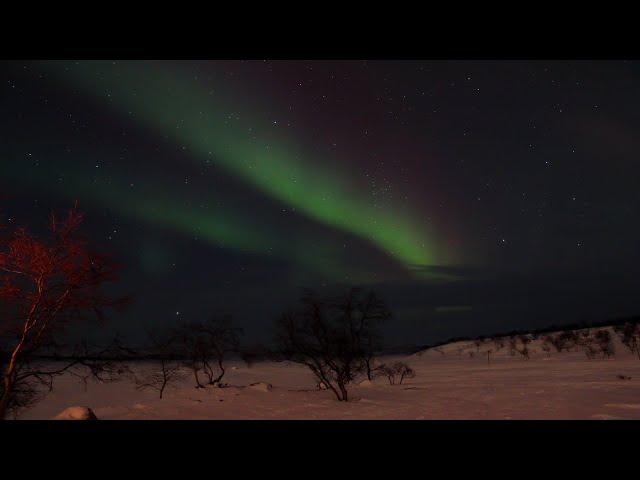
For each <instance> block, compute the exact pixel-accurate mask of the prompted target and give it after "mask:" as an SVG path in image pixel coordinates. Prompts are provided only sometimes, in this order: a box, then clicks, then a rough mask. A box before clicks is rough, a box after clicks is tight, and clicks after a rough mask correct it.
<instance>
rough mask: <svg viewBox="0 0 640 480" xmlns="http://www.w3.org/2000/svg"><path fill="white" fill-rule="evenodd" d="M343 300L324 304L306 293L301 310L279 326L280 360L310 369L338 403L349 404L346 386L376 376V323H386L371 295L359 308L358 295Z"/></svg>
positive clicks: (383, 311) (290, 313)
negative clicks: (374, 355) (374, 354)
mask: <svg viewBox="0 0 640 480" xmlns="http://www.w3.org/2000/svg"><path fill="white" fill-rule="evenodd" d="M341 298H342V299H335V298H333V299H328V300H325V299H321V298H319V297H317V296H316V295H315V294H314V293H313V292H311V291H305V293H304V295H303V297H302V299H301V308H299V309H298V310H290V311H288V312H286V313H285V314H283V315H282V316H281V318H280V319H279V321H278V323H277V326H276V327H277V330H276V343H277V356H278V358H284V359H287V360H290V361H292V362H295V363H300V364H302V365H305V366H306V367H308V368H309V369H310V370H311V372H312V373H313V374H314V375H315V376H316V378H317V380H318V382H320V383H322V384H323V385H324V386H326V387H327V388H328V389H329V390H331V391H332V392H333V393H334V395H335V396H336V398H337V399H338V400H339V401H348V399H349V394H348V391H347V386H348V385H349V384H350V383H351V382H352V381H353V380H354V379H355V378H356V377H357V376H358V375H360V374H361V373H364V374H367V376H368V378H369V377H370V376H371V375H372V373H371V371H372V358H373V352H374V343H375V342H374V340H373V339H374V335H373V333H372V329H373V326H374V322H375V321H377V320H381V319H383V318H388V316H389V314H388V311H387V310H386V307H383V306H382V305H383V304H382V303H381V302H379V300H378V299H377V297H376V296H375V295H373V294H372V293H370V294H368V295H367V296H365V298H364V301H363V302H362V303H360V302H359V301H357V300H355V299H356V298H357V295H356V294H355V293H354V291H352V292H350V293H348V294H347V295H346V296H344V297H341Z"/></svg>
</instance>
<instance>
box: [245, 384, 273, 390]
mask: <svg viewBox="0 0 640 480" xmlns="http://www.w3.org/2000/svg"><path fill="white" fill-rule="evenodd" d="M249 388H252V389H254V390H258V391H260V392H270V391H271V389H272V388H273V387H272V386H271V384H270V383H266V382H257V383H252V384H251V385H249Z"/></svg>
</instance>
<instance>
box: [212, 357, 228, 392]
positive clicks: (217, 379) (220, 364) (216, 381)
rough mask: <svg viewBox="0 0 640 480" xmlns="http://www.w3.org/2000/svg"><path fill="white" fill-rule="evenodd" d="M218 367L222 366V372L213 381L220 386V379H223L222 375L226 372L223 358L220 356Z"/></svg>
mask: <svg viewBox="0 0 640 480" xmlns="http://www.w3.org/2000/svg"><path fill="white" fill-rule="evenodd" d="M218 367H219V368H220V372H221V373H220V375H218V378H216V379H215V380H214V381H213V384H214V385H215V384H216V383H217V384H218V386H220V381H221V380H222V377H224V373H225V370H224V367H223V366H222V358H218Z"/></svg>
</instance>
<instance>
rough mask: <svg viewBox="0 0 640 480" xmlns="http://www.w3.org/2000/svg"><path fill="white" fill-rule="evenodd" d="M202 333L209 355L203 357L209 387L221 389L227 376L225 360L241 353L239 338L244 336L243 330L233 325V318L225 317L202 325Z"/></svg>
mask: <svg viewBox="0 0 640 480" xmlns="http://www.w3.org/2000/svg"><path fill="white" fill-rule="evenodd" d="M201 332H202V334H203V335H204V337H205V344H206V346H207V353H208V355H207V356H204V357H203V367H204V371H205V373H206V375H207V377H208V379H209V385H217V386H218V387H221V386H222V385H223V384H222V378H223V377H224V374H225V368H224V361H225V358H226V356H227V355H229V354H231V353H237V352H238V351H239V347H240V338H239V336H240V335H241V334H242V330H241V329H239V328H234V327H233V326H232V324H231V317H229V316H225V317H212V318H211V319H210V320H209V321H208V322H205V323H203V324H202V325H201ZM211 360H213V361H214V362H215V364H216V365H217V371H216V368H215V367H213V368H212V367H211V365H210V362H211Z"/></svg>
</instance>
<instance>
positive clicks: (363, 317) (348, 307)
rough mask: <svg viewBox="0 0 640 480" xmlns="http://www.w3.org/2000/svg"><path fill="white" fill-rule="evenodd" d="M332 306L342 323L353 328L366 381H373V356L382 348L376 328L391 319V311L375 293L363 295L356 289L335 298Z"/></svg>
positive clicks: (370, 292)
mask: <svg viewBox="0 0 640 480" xmlns="http://www.w3.org/2000/svg"><path fill="white" fill-rule="evenodd" d="M332 306H333V308H335V309H336V310H337V311H338V312H340V314H341V315H342V316H343V317H344V318H343V319H342V322H343V323H348V324H350V325H354V326H355V328H353V329H352V330H353V336H354V341H356V342H358V343H359V344H360V348H361V350H362V360H363V361H364V368H365V372H366V374H367V379H368V380H373V369H374V356H375V354H376V353H377V352H378V351H379V350H380V349H381V348H382V342H381V339H380V335H379V333H378V331H377V327H378V325H379V324H380V322H383V321H385V320H388V319H390V318H391V311H390V310H389V308H388V307H387V305H386V304H385V303H384V302H383V301H382V300H381V299H380V298H379V297H378V296H377V295H376V293H375V292H373V291H369V292H368V293H364V292H363V291H362V290H360V289H358V288H351V289H350V290H349V291H348V292H347V294H346V295H344V296H342V297H338V298H336V299H335V300H334V301H333V305H332Z"/></svg>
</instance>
